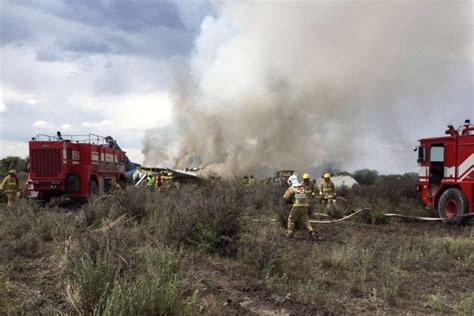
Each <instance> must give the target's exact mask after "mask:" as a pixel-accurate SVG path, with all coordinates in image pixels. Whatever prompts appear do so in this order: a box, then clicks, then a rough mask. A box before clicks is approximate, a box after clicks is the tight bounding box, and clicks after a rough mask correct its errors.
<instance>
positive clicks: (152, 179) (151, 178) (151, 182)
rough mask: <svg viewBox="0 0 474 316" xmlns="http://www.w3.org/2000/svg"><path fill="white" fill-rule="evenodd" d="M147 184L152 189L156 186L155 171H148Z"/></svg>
mask: <svg viewBox="0 0 474 316" xmlns="http://www.w3.org/2000/svg"><path fill="white" fill-rule="evenodd" d="M146 186H147V188H149V189H150V190H151V191H153V189H154V188H155V177H154V176H153V173H151V172H148V173H147V175H146Z"/></svg>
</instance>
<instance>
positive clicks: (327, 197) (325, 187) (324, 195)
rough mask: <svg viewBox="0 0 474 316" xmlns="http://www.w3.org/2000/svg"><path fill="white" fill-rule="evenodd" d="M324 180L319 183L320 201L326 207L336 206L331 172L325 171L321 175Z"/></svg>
mask: <svg viewBox="0 0 474 316" xmlns="http://www.w3.org/2000/svg"><path fill="white" fill-rule="evenodd" d="M323 178H324V181H323V182H322V183H321V188H320V189H319V195H320V196H321V201H322V203H323V204H324V205H325V206H326V207H328V208H333V207H335V206H336V187H335V185H334V183H333V182H332V181H331V174H330V173H328V172H326V173H325V174H324V176H323Z"/></svg>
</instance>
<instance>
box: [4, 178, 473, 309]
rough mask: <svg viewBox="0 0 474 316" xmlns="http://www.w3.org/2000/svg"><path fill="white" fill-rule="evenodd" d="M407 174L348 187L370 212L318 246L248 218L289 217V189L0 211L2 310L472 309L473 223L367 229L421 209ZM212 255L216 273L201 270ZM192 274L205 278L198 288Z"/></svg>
mask: <svg viewBox="0 0 474 316" xmlns="http://www.w3.org/2000/svg"><path fill="white" fill-rule="evenodd" d="M409 181H411V180H410V179H409V178H407V177H405V178H404V177H401V178H398V177H386V178H381V179H377V181H376V182H375V183H374V184H373V185H369V186H364V187H355V188H353V189H351V190H348V191H347V192H342V193H343V194H344V195H345V196H346V198H347V199H348V200H349V201H350V203H351V204H353V205H356V206H357V205H359V206H364V207H365V206H371V207H373V208H375V209H376V213H375V214H373V215H372V216H371V217H361V218H359V219H358V220H357V219H356V220H354V221H351V222H343V223H341V224H334V225H326V226H324V225H318V226H316V230H317V231H318V233H319V234H321V235H322V236H323V241H322V242H319V243H312V242H310V241H309V240H308V239H307V235H306V234H301V236H303V235H304V238H302V237H298V236H297V238H296V239H293V240H288V239H287V238H285V237H284V233H285V230H284V229H283V228H281V227H280V226H279V225H278V223H273V222H252V221H250V220H249V219H254V218H258V219H266V218H273V217H275V214H278V215H280V218H281V220H282V222H283V221H285V220H286V216H287V212H288V207H287V206H286V205H285V204H284V203H283V201H282V198H281V196H282V194H283V191H284V189H285V188H284V187H278V186H273V185H258V186H256V187H249V186H243V185H241V184H240V183H234V182H211V183H208V184H206V185H204V186H200V187H197V186H192V185H189V186H184V187H182V188H181V189H180V190H179V191H178V190H171V191H168V192H153V193H152V192H149V191H148V190H140V189H137V188H130V190H127V191H126V192H117V193H115V194H113V195H111V196H107V197H96V198H94V199H93V200H92V201H91V202H90V203H88V204H86V205H83V206H82V207H80V208H77V209H63V208H57V207H54V208H53V207H41V206H40V205H37V204H35V203H30V202H27V201H20V202H19V204H18V207H17V208H16V209H14V210H12V211H10V210H7V209H6V208H5V207H4V206H0V259H1V262H2V264H1V265H0V313H20V314H21V313H48V314H51V313H56V314H57V313H77V314H107V315H112V314H113V315H115V314H122V315H125V314H127V315H129V314H149V315H150V314H153V315H154V314H158V315H183V314H196V313H198V311H199V310H200V309H203V310H204V311H205V313H206V314H216V315H217V314H223V313H230V314H232V313H234V314H236V313H243V311H244V310H243V309H242V307H239V306H240V305H239V303H238V302H240V301H242V300H245V299H244V298H245V297H250V298H251V299H253V300H260V301H259V302H260V304H267V305H268V304H270V303H272V304H277V305H278V304H279V305H278V306H280V305H283V306H285V308H288V309H290V310H292V311H293V312H294V313H296V314H311V313H314V311H315V310H317V311H318V312H320V313H324V312H329V313H330V312H333V313H337V314H341V313H343V314H344V313H369V314H370V313H388V314H400V313H401V312H402V311H405V310H407V311H411V312H413V313H416V312H422V313H457V314H460V315H467V314H472V309H473V307H472V306H473V297H472V295H469V294H468V293H470V292H473V291H474V289H473V286H472V282H469V281H468V279H469V277H470V276H471V275H472V272H473V271H474V256H473V253H474V244H473V236H474V235H473V230H472V227H469V226H467V227H464V228H462V227H445V226H442V225H440V224H437V223H430V224H419V223H400V222H399V221H395V220H394V221H392V222H386V225H380V226H373V225H372V224H378V223H381V222H382V219H383V214H384V213H385V212H392V211H397V212H399V211H400V210H402V209H405V210H407V209H410V208H411V209H413V210H414V212H418V211H420V210H419V204H418V201H417V200H416V199H415V198H414V197H413V194H412V193H411V191H409V190H408V188H409V187H410V188H411V183H410V182H409ZM399 186H400V187H399ZM397 196H398V199H397V198H396V197H397ZM420 212H421V211H420ZM367 223H369V224H367ZM297 235H298V234H297ZM192 256H203V258H208V259H203V262H202V263H200V262H198V263H197V266H196V267H195V269H194V270H193V271H189V266H188V267H184V263H183V262H187V261H189V260H190V259H189V258H190V257H192ZM206 260H209V261H206ZM209 262H218V263H220V265H219V267H220V268H216V270H215V273H212V271H211V272H209V269H211V268H209V267H208V265H209ZM199 265H201V266H199ZM200 270H203V271H206V273H209V274H206V277H202V279H204V281H202V282H205V289H206V290H205V291H202V287H200V285H199V284H198V283H197V281H196V280H197V279H201V277H200V275H199V271H200ZM219 273H220V274H219ZM196 274H197V275H196ZM219 275H220V276H219ZM222 275H225V277H226V281H225V282H224V281H223V279H222ZM226 282H227V283H226ZM234 283H235V284H237V285H235V284H234ZM248 283H250V284H254V283H255V284H256V285H254V286H253V287H251V288H255V290H249V289H247V287H248V285H247V284H248ZM232 286H234V287H232ZM248 291H250V292H248ZM251 291H256V292H255V294H254V293H253V292H251ZM239 295H241V296H239ZM276 296H278V297H279V298H281V300H280V299H278V302H277V303H275V299H273V298H272V297H276ZM229 299H231V301H232V302H233V303H228V304H227V303H226V304H227V305H225V304H224V303H225V302H227V300H229ZM247 312H248V311H247Z"/></svg>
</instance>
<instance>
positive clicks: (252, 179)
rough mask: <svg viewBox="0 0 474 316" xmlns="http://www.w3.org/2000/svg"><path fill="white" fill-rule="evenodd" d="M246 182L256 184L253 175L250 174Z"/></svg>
mask: <svg viewBox="0 0 474 316" xmlns="http://www.w3.org/2000/svg"><path fill="white" fill-rule="evenodd" d="M248 184H249V185H256V184H257V181H256V180H255V178H254V176H250V179H249V181H248Z"/></svg>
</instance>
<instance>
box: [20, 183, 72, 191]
mask: <svg viewBox="0 0 474 316" xmlns="http://www.w3.org/2000/svg"><path fill="white" fill-rule="evenodd" d="M28 190H29V191H31V192H34V191H59V190H64V182H63V181H29V182H28Z"/></svg>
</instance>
